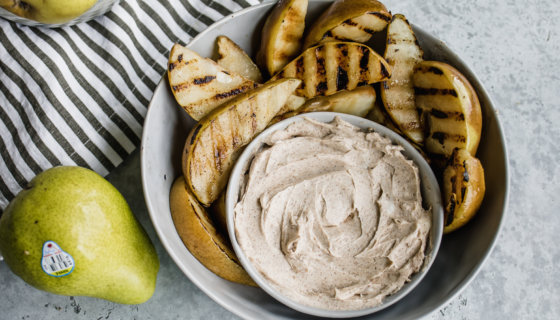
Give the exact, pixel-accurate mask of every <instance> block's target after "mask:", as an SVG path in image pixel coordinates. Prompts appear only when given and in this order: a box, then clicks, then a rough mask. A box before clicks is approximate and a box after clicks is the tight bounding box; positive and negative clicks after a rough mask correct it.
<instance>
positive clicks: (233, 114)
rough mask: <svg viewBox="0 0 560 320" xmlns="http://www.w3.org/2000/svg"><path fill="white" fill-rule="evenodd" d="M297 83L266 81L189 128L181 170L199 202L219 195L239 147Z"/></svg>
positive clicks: (267, 118) (266, 122)
mask: <svg viewBox="0 0 560 320" xmlns="http://www.w3.org/2000/svg"><path fill="white" fill-rule="evenodd" d="M300 83H301V81H300V80H298V79H281V80H278V81H274V82H269V83H267V84H265V85H263V86H261V87H259V88H256V89H253V90H251V91H248V92H245V93H243V94H241V95H239V96H237V97H235V98H234V99H232V100H230V101H228V102H226V103H224V104H223V105H221V106H220V107H218V108H217V109H215V110H214V111H212V112H211V113H210V114H209V115H208V116H206V117H205V118H203V119H202V120H200V122H199V123H198V124H197V125H196V126H194V127H193V128H192V130H191V132H190V134H189V136H188V137H187V141H186V143H185V149H184V153H183V174H184V176H185V179H186V180H187V183H188V186H189V188H190V189H191V191H192V192H193V194H194V195H195V196H196V198H197V199H198V201H200V203H202V204H203V205H204V206H209V205H210V204H211V203H212V202H214V200H216V199H217V198H218V196H219V195H220V192H222V190H224V188H225V186H226V183H227V180H228V178H229V173H230V171H231V168H232V167H233V164H234V163H235V160H236V159H237V157H238V156H239V153H240V151H241V150H242V149H243V147H244V146H245V145H246V144H248V143H249V142H250V141H251V140H252V139H253V137H255V136H256V135H257V134H259V133H260V132H261V131H262V130H263V129H264V128H266V126H267V125H268V123H269V122H270V120H272V118H273V117H274V116H275V115H276V114H277V113H278V111H279V110H280V108H282V106H283V105H284V104H285V103H286V100H287V99H288V97H289V96H290V95H291V94H292V93H293V92H294V90H295V89H296V88H297V87H298V86H299V85H300Z"/></svg>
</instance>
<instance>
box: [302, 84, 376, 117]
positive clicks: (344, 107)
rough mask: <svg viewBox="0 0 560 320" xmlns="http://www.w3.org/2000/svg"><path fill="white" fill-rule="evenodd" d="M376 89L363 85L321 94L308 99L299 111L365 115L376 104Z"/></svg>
mask: <svg viewBox="0 0 560 320" xmlns="http://www.w3.org/2000/svg"><path fill="white" fill-rule="evenodd" d="M375 98H376V94H375V89H374V88H373V87H372V86H362V87H358V88H356V89H354V90H351V91H348V90H342V91H339V92H337V93H335V94H333V95H330V96H320V97H315V98H313V99H309V100H307V102H306V103H305V104H304V105H303V106H301V108H300V109H298V111H299V112H300V113H304V112H315V111H332V112H340V113H346V114H352V115H355V116H358V117H365V116H366V115H367V114H368V112H369V111H370V110H371V109H373V106H374V104H375Z"/></svg>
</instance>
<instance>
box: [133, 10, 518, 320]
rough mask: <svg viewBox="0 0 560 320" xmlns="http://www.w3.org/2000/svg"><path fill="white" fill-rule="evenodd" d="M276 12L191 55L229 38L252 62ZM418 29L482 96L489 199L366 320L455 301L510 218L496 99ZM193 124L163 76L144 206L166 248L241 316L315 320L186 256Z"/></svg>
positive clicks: (223, 30) (236, 23)
mask: <svg viewBox="0 0 560 320" xmlns="http://www.w3.org/2000/svg"><path fill="white" fill-rule="evenodd" d="M329 4H330V2H329V1H317V0H310V1H309V10H308V12H309V15H308V16H309V21H313V20H314V19H315V18H316V17H317V16H318V15H319V14H320V13H321V12H322V11H323V10H324V9H325V8H326V7H328V5H329ZM272 5H273V4H272V3H263V4H261V5H257V6H253V7H250V8H247V9H245V10H242V11H239V12H237V13H235V14H232V15H230V16H227V17H226V18H224V19H223V20H221V21H219V22H217V23H215V24H213V25H212V26H211V27H209V28H208V29H206V30H205V31H204V32H202V33H200V34H199V35H198V36H197V37H196V38H194V39H193V40H192V41H191V42H190V43H189V44H188V46H189V48H191V49H193V50H195V51H197V52H198V53H200V54H201V55H203V56H207V57H210V56H212V53H213V50H214V44H215V39H216V37H217V36H219V35H227V36H228V37H230V38H231V39H232V40H234V41H235V42H237V43H238V44H239V45H240V46H241V47H242V48H243V49H244V50H246V51H247V52H248V53H249V54H250V55H253V56H254V54H255V53H256V48H257V45H258V43H259V34H260V30H261V29H262V25H263V23H264V20H265V19H266V15H267V13H268V12H269V11H270V9H271V7H272ZM389 9H390V8H389ZM185 19H186V17H185ZM413 28H414V31H415V33H416V36H417V38H418V41H419V43H420V45H421V46H422V48H423V50H424V53H425V58H426V59H433V60H439V61H444V62H447V63H449V64H451V65H453V66H454V67H455V68H457V69H458V70H459V71H461V72H462V73H463V74H464V75H465V76H466V77H467V79H468V80H469V81H470V82H471V84H472V85H473V87H474V88H475V90H476V92H477V93H478V97H479V100H480V103H481V106H482V115H483V128H482V141H481V142H480V145H479V148H478V153H477V157H478V158H479V159H480V161H481V162H482V165H483V166H484V169H485V172H486V196H485V198H484V202H483V203H482V206H481V208H480V210H479V212H478V214H477V215H476V217H475V218H474V219H473V220H472V221H470V222H469V223H468V224H467V225H466V226H465V227H463V228H461V229H460V230H457V231H455V232H453V233H452V234H449V235H445V236H444V237H443V240H442V243H441V246H440V248H439V251H438V254H437V257H436V259H435V261H434V263H433V265H432V267H431V268H430V271H429V272H428V273H427V274H426V276H425V277H424V279H423V280H422V282H421V283H420V284H419V285H417V286H416V288H414V290H412V291H411V292H410V293H409V294H407V295H406V297H404V298H403V299H401V300H400V301H399V302H398V303H395V304H393V305H392V306H390V307H388V308H385V309H383V310H382V311H379V312H376V313H375V314H372V315H369V316H366V317H364V318H369V319H418V318H421V317H422V316H425V315H427V314H429V313H431V312H433V311H434V310H438V309H439V308H441V307H442V306H443V305H444V304H446V303H448V302H449V301H450V300H451V299H453V298H454V297H455V296H457V295H458V294H459V293H460V292H461V290H463V289H464V288H465V287H466V286H467V285H468V284H469V282H470V281H471V280H472V279H473V278H474V277H475V276H476V274H477V273H478V271H479V270H480V268H481V266H482V265H483V264H484V262H485V260H486V258H487V257H488V255H489V253H490V251H491V250H492V248H493V246H494V243H495V240H496V238H497V236H498V233H499V230H500V226H501V223H502V219H503V216H504V213H505V210H506V203H507V194H508V174H507V154H506V151H505V142H504V135H503V133H502V130H501V127H500V124H499V122H498V119H497V115H496V112H495V109H494V107H493V103H492V101H491V99H490V97H489V96H488V94H487V92H486V90H485V89H484V87H483V85H482V84H481V83H480V81H479V80H478V79H477V77H476V76H475V75H474V74H473V72H472V71H471V69H470V68H469V67H468V66H467V65H466V64H465V63H464V62H463V61H462V60H461V59H460V58H459V57H458V56H457V55H456V54H455V53H453V52H452V51H451V50H450V49H449V48H448V47H447V46H446V45H445V44H444V43H443V42H441V41H440V40H438V39H436V38H434V37H433V36H431V35H430V34H429V33H427V32H426V31H424V30H422V29H421V28H419V27H417V26H414V25H413ZM194 124H195V122H194V120H192V119H191V118H190V117H188V116H187V115H186V113H185V112H184V111H183V110H182V109H181V108H180V107H179V106H178V105H177V103H176V102H175V99H174V98H173V94H172V93H171V90H170V88H169V83H168V81H167V75H164V77H163V78H162V81H161V82H160V83H159V85H158V86H157V88H156V90H155V92H154V95H153V98H152V101H151V102H150V106H149V108H148V113H147V115H146V120H145V122H144V133H143V137H142V145H141V149H140V157H141V171H142V184H143V189H144V196H145V199H146V206H147V208H148V211H149V213H150V217H151V219H152V222H153V224H154V228H155V230H156V232H157V233H158V236H159V238H160V240H161V243H162V244H163V246H164V247H165V248H166V250H167V252H168V253H169V255H170V256H171V258H172V259H173V260H174V261H175V263H176V264H177V266H178V267H179V268H180V269H181V270H182V271H183V272H184V273H185V275H187V276H188V277H189V279H190V280H191V281H192V282H193V283H194V284H196V285H197V286H198V287H199V288H200V289H201V290H202V291H204V292H205V293H206V294H207V295H208V296H209V297H210V298H212V299H214V300H215V301H216V302H218V303H219V304H220V305H222V306H223V307H225V308H226V309H228V310H230V311H231V312H233V313H235V314H237V315H238V316H240V317H243V318H249V319H309V318H310V316H309V315H307V314H303V313H300V312H297V311H294V310H293V309H291V308H288V307H286V306H285V305H283V304H281V303H279V302H278V301H276V300H275V299H273V298H272V297H270V296H269V295H268V294H266V293H265V292H264V291H263V290H261V289H258V288H252V287H247V286H243V285H239V284H235V283H231V282H229V281H226V280H223V279H221V278H219V277H218V276H216V275H214V274H213V273H212V272H210V271H208V269H206V268H205V267H204V266H203V265H202V264H200V262H198V260H196V259H195V258H194V257H193V256H192V255H191V253H190V252H189V250H187V248H185V246H184V244H183V242H182V241H181V238H180V237H179V235H178V234H177V231H176V230H175V226H174V225H173V220H172V219H171V212H170V211H169V190H170V188H171V184H172V183H173V180H174V178H176V177H178V176H179V175H181V153H182V150H183V146H184V142H185V140H186V138H187V135H188V133H189V131H190V128H192V126H193V125H194Z"/></svg>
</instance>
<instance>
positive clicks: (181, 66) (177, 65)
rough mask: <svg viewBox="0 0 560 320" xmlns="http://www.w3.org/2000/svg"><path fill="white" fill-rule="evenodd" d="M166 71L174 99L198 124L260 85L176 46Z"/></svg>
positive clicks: (170, 54) (170, 55) (172, 50)
mask: <svg viewBox="0 0 560 320" xmlns="http://www.w3.org/2000/svg"><path fill="white" fill-rule="evenodd" d="M167 70H168V71H167V75H168V78H169V85H170V86H171V91H172V92H173V95H174V96H175V100H177V103H179V105H180V106H181V107H183V109H185V111H187V113H188V114H189V115H190V116H191V117H192V118H193V119H195V120H197V121H198V120H200V119H202V117H204V116H205V115H207V114H208V113H209V112H210V111H212V110H213V109H214V108H216V107H217V106H219V105H220V104H222V103H224V102H226V101H228V100H229V99H232V98H233V97H235V96H236V95H238V94H241V93H243V92H245V91H248V90H250V89H253V88H255V87H256V86H258V84H256V83H255V82H253V81H251V80H249V79H246V78H244V77H242V76H240V75H238V74H234V73H231V72H229V71H227V70H226V69H224V68H223V67H221V66H220V65H219V64H217V63H216V62H214V61H212V60H210V59H207V58H203V57H201V56H199V55H198V53H196V52H194V51H192V50H190V49H188V48H186V47H183V46H182V45H180V44H177V43H176V44H175V45H173V47H172V48H171V52H170V53H169V62H168V69H167Z"/></svg>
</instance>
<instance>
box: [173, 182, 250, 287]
mask: <svg viewBox="0 0 560 320" xmlns="http://www.w3.org/2000/svg"><path fill="white" fill-rule="evenodd" d="M169 206H170V209H171V217H172V218H173V223H174V224H175V228H176V229H177V233H179V236H180V237H181V240H183V243H184V244H185V246H186V247H187V249H189V251H190V252H191V254H192V255H193V256H194V257H195V258H196V259H197V260H198V261H200V263H202V264H203V265H204V266H205V267H206V268H208V270H210V271H212V272H214V273H215V274H216V275H217V276H219V277H221V278H224V279H226V280H229V281H233V282H237V283H240V284H245V285H249V286H255V287H256V286H257V285H256V284H255V282H253V280H252V279H251V277H249V275H248V274H247V272H245V269H243V267H242V266H241V264H240V263H239V260H238V259H237V256H236V255H235V253H234V252H233V249H232V248H231V245H230V244H229V242H228V241H227V238H225V237H224V236H223V235H222V234H220V233H218V232H217V231H216V228H215V227H214V224H213V222H212V220H211V219H210V217H209V216H208V213H207V212H206V210H205V209H204V208H203V207H202V206H201V205H200V204H199V203H198V201H196V199H195V197H194V196H193V195H192V194H191V193H190V191H189V189H188V187H187V185H186V184H185V179H183V177H179V178H177V179H176V180H175V182H174V183H173V186H171V192H170V193H169Z"/></svg>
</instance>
